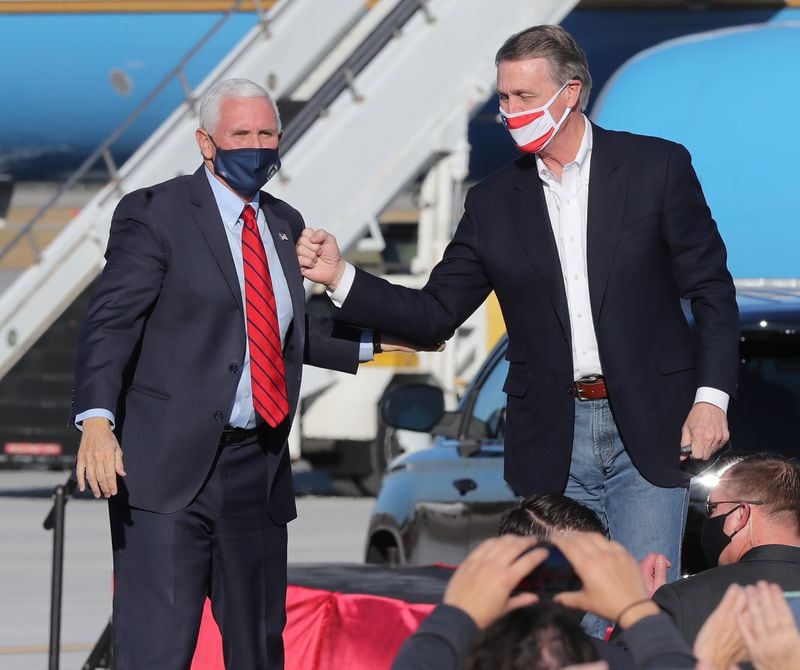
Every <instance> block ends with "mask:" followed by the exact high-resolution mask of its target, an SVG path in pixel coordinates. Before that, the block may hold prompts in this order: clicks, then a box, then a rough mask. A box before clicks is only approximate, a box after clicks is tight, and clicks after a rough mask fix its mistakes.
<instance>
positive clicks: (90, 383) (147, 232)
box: [72, 191, 167, 419]
mask: <svg viewBox="0 0 800 670" xmlns="http://www.w3.org/2000/svg"><path fill="white" fill-rule="evenodd" d="M166 268H167V257H166V252H165V249H164V245H163V244H162V242H161V240H160V237H159V234H158V230H157V229H156V226H155V225H154V224H153V222H152V220H151V217H150V216H149V211H148V207H147V196H146V191H138V192H135V193H131V194H129V195H127V196H126V197H125V198H123V199H122V200H121V201H120V203H119V205H118V206H117V208H116V210H115V212H114V216H113V218H112V221H111V232H110V235H109V240H108V247H107V249H106V265H105V268H104V269H103V272H102V274H101V275H100V279H99V280H98V283H97V286H96V288H95V290H94V293H93V295H92V298H91V300H90V302H89V306H88V309H87V314H86V318H85V319H84V322H83V326H82V328H81V333H80V337H79V340H78V350H77V356H76V372H75V393H74V397H73V407H72V418H73V419H74V417H75V415H77V414H80V413H81V412H83V411H85V410H87V409H92V408H98V407H99V408H104V409H108V410H109V411H112V412H116V411H117V408H118V404H119V400H120V395H121V393H122V392H123V391H124V388H123V386H124V380H125V379H126V377H127V376H130V367H131V365H132V364H133V363H134V362H135V360H134V359H135V357H136V351H137V347H138V345H139V342H140V339H141V336H142V331H143V328H144V324H145V322H146V320H147V316H148V313H149V310H150V308H151V307H152V305H153V304H154V303H155V301H156V299H157V297H158V294H159V292H160V290H161V285H162V282H163V280H164V276H165V273H166Z"/></svg>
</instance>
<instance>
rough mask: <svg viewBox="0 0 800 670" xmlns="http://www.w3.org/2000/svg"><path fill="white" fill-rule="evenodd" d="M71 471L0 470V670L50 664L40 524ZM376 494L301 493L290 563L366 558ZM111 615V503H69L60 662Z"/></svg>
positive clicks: (85, 647) (84, 653)
mask: <svg viewBox="0 0 800 670" xmlns="http://www.w3.org/2000/svg"><path fill="white" fill-rule="evenodd" d="M66 479H67V473H65V472H47V471H0V668H2V669H3V670H36V669H38V668H42V669H44V668H48V667H49V666H48V657H49V656H48V655H49V639H50V632H49V631H50V590H51V574H52V556H53V533H52V531H46V530H44V529H43V527H42V524H43V521H44V519H45V517H46V516H47V515H48V513H49V511H50V509H51V508H52V505H53V498H52V492H53V489H54V488H55V487H56V486H57V485H59V484H63V483H65V481H66ZM373 502H374V501H373V499H371V498H347V497H332V496H303V497H299V498H298V500H297V503H298V514H299V516H298V519H297V520H295V521H293V522H292V523H291V524H290V525H289V550H288V551H289V563H290V564H296V563H324V564H336V563H361V562H363V554H364V543H365V539H366V529H367V523H368V520H369V514H370V512H371V509H372V504H373ZM110 613H111V549H110V539H109V531H108V517H107V511H106V505H105V503H104V502H103V501H98V500H94V499H92V498H85V497H83V498H72V499H70V500H69V502H68V504H67V506H66V514H65V542H64V572H63V606H62V624H61V654H60V665H59V667H60V668H63V669H64V670H78V669H80V668H81V667H82V666H83V663H84V662H85V661H86V659H87V657H88V656H89V653H90V652H91V650H92V649H93V648H94V645H95V643H96V641H97V639H98V638H99V636H100V634H101V633H102V631H103V629H104V628H105V626H106V624H107V623H108V619H109V616H110Z"/></svg>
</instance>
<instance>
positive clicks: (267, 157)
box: [73, 79, 372, 670]
mask: <svg viewBox="0 0 800 670" xmlns="http://www.w3.org/2000/svg"><path fill="white" fill-rule="evenodd" d="M200 126H201V127H200V129H199V130H197V133H196V137H197V143H198V145H199V148H200V152H201V154H202V156H203V165H202V166H201V167H200V168H199V169H198V170H197V172H195V173H194V174H193V175H190V176H182V177H177V178H175V179H172V180H170V181H167V182H164V183H162V184H158V185H156V186H152V187H150V188H144V189H141V190H139V191H135V192H133V193H131V194H129V195H127V196H125V197H124V198H123V199H122V200H121V202H120V203H119V206H118V207H117V209H116V212H115V213H114V217H113V220H112V224H111V233H110V238H109V242H108V249H107V252H106V259H107V264H106V266H105V269H104V270H103V273H102V276H101V277H100V280H99V282H98V284H97V287H96V289H95V291H94V295H93V297H92V300H91V302H90V305H89V308H88V313H87V316H86V320H85V322H84V325H83V330H82V333H81V337H80V343H79V348H78V355H77V372H76V386H75V395H74V405H73V414H74V416H75V420H76V423H77V424H78V425H79V426H80V427H81V428H82V430H83V435H82V438H81V444H80V449H79V452H78V459H77V465H76V470H77V478H78V482H79V486H80V488H81V490H84V488H85V487H86V486H87V485H88V486H89V487H90V488H91V489H92V491H93V492H94V494H95V496H96V497H99V496H100V495H103V496H105V497H106V498H109V508H110V516H111V532H112V544H113V554H114V612H113V622H114V663H115V667H116V668H118V669H119V670H123V669H128V668H147V669H148V670H152V669H153V668H159V669H160V670H161V669H166V668H175V669H178V668H186V667H188V666H189V664H190V662H191V658H192V654H193V651H194V647H195V643H196V638H197V633H198V629H199V625H200V618H201V613H202V609H203V603H204V601H205V596H206V595H207V594H208V595H209V596H210V598H211V601H212V607H213V612H214V616H215V618H216V620H217V623H218V624H219V626H220V629H221V632H222V638H223V648H224V656H225V663H226V667H228V668H237V669H238V668H281V667H283V644H282V639H281V632H282V629H283V625H284V621H285V590H286V524H287V522H289V521H290V520H291V519H293V518H294V517H295V516H296V511H295V503H294V492H293V485H292V473H291V467H290V460H289V454H288V450H287V444H286V439H287V436H288V434H289V429H290V426H291V419H292V416H293V414H294V411H295V409H296V407H297V400H298V393H299V389H300V377H301V370H302V365H303V363H304V362H307V363H310V364H313V365H317V366H323V367H327V368H332V369H337V370H343V371H348V372H355V370H356V367H357V364H358V361H359V360H360V359H369V358H371V354H372V338H371V335H369V336H368V337H367V338H366V341H367V342H366V344H367V347H368V350H367V351H366V352H364V351H363V349H364V348H365V347H364V345H363V344H362V342H361V340H362V339H364V338H362V337H361V331H359V330H356V329H352V328H349V327H344V326H341V325H338V324H337V323H335V322H333V321H331V320H328V319H325V318H319V317H315V316H312V315H309V314H306V312H305V294H304V291H303V285H302V282H303V279H302V277H301V275H300V268H299V266H298V262H297V256H296V254H295V251H294V247H295V241H296V240H297V238H298V237H299V235H300V231H301V230H302V229H303V225H304V224H303V220H302V217H301V216H300V214H299V213H298V212H297V211H296V210H295V209H293V208H292V207H290V206H289V205H288V204H287V203H285V202H282V201H280V200H278V199H276V198H273V197H272V196H270V195H269V194H268V193H265V192H263V191H260V192H259V189H260V187H261V186H262V185H263V184H264V183H265V182H266V180H267V179H268V178H269V176H271V174H272V173H273V172H274V170H275V169H276V168H277V166H278V165H279V163H278V154H277V148H278V142H279V138H280V134H281V131H280V120H279V117H278V112H277V109H276V108H275V105H274V103H273V101H272V100H271V99H270V97H269V95H268V94H267V92H266V91H264V90H263V89H262V88H261V87H260V86H257V85H256V84H254V83H252V82H250V81H247V80H242V79H233V80H225V81H223V82H220V83H219V84H216V85H215V86H214V87H213V88H212V89H211V90H210V91H209V92H208V93H207V94H206V96H205V98H204V99H203V101H202V103H201V106H200ZM245 205H249V206H250V207H252V211H253V213H255V217H253V221H255V223H256V224H257V227H258V229H259V232H260V236H261V239H262V240H263V247H264V251H265V253H266V257H267V260H268V265H269V267H268V272H269V275H270V277H271V282H272V287H273V292H274V300H275V311H276V313H277V315H276V316H277V318H276V322H277V323H276V324H273V325H275V327H276V329H278V330H279V331H280V342H281V344H280V346H282V348H283V355H282V359H283V368H284V370H285V372H284V377H285V391H286V392H285V397H286V399H288V414H287V415H286V416H285V418H283V419H282V420H280V421H279V423H278V424H277V425H275V426H274V427H270V426H269V425H267V423H265V417H263V416H261V415H260V414H259V413H257V412H256V411H255V409H254V404H253V394H254V389H255V384H254V383H253V380H254V379H255V377H251V360H252V359H251V351H252V348H253V347H252V346H250V341H251V340H249V339H248V334H247V332H246V327H245V324H246V322H247V319H248V318H249V317H250V315H251V310H252V309H253V307H252V306H251V304H250V303H251V297H250V295H249V294H248V295H247V296H246V295H245V293H246V292H245V286H244V284H245V277H246V276H247V270H246V269H245V268H244V264H245V263H244V261H246V260H247V259H246V258H245V257H243V251H242V244H243V242H242V235H243V232H242V229H243V218H244V217H245V212H244V210H245V209H246V208H245ZM251 229H252V228H251ZM249 281H250V280H249V279H248V282H249ZM256 311H258V310H256ZM278 353H280V352H279V351H278ZM270 362H271V363H277V362H278V361H275V359H274V355H273V358H272V359H271V361H270ZM123 449H124V456H123Z"/></svg>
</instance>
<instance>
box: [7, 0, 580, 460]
mask: <svg viewBox="0 0 800 670" xmlns="http://www.w3.org/2000/svg"><path fill="white" fill-rule="evenodd" d="M575 4H577V2H576V1H573V0H540V1H538V2H530V0H505V1H504V3H503V10H502V11H498V8H497V5H496V4H495V3H491V2H486V1H485V0H380V2H377V3H375V4H374V5H373V6H372V8H371V9H370V11H368V12H365V11H364V3H363V0H337V2H335V3H331V2H318V1H316V0H285V1H284V2H278V3H276V5H275V6H274V8H273V9H272V10H271V11H270V12H269V13H266V14H264V15H263V16H262V21H261V23H260V24H259V25H258V26H256V27H255V28H253V30H252V31H251V32H250V33H249V34H248V35H247V36H245V38H244V39H243V40H242V41H241V43H240V44H239V45H238V46H237V47H236V48H235V49H234V51H232V52H231V53H230V54H229V55H228V56H227V57H226V58H225V59H223V61H222V62H220V64H219V65H218V66H217V67H216V68H215V69H214V70H213V71H212V73H211V74H210V75H209V76H208V77H207V78H206V79H205V80H204V81H203V82H202V83H201V84H200V85H199V86H198V87H197V88H196V90H194V91H192V90H191V88H190V87H189V84H188V82H187V80H186V77H185V75H184V74H183V70H182V67H181V66H178V67H177V68H176V69H175V76H176V77H178V78H179V80H180V81H181V82H182V85H183V87H184V90H185V91H186V94H187V102H186V103H184V104H183V105H181V106H180V107H179V108H178V109H177V110H176V111H175V112H174V113H173V114H172V115H171V116H170V117H169V118H168V119H167V120H166V121H165V122H164V123H163V124H162V125H161V126H160V127H159V128H158V129H157V130H156V132H155V133H154V134H153V135H152V136H151V137H150V138H149V139H148V140H147V141H146V142H145V143H144V144H143V145H142V147H141V148H140V149H139V150H138V151H137V152H136V153H135V154H134V155H133V156H132V157H131V158H130V159H129V160H128V161H127V162H126V163H125V164H124V165H122V166H121V167H120V168H118V169H117V168H116V167H115V166H114V165H113V162H112V161H111V160H110V153H109V152H108V151H107V149H108V147H105V150H104V151H101V152H100V153H99V154H98V157H99V156H102V157H103V158H104V159H105V160H106V163H107V165H108V167H109V172H110V174H111V180H110V181H109V183H108V184H107V185H106V186H105V187H104V188H103V189H101V190H100V191H99V192H98V193H97V194H96V195H95V196H94V197H93V198H92V200H91V201H90V202H89V203H88V204H87V205H86V206H84V207H83V209H82V210H81V211H80V212H79V213H78V214H77V215H76V216H75V217H74V219H73V220H72V221H71V222H70V223H69V225H68V226H67V227H66V228H65V229H64V230H63V232H62V233H61V234H60V235H59V236H58V237H57V238H56V239H55V240H54V241H53V242H52V243H51V244H50V245H49V246H48V247H47V248H46V249H44V250H43V251H41V252H39V253H38V254H37V255H38V260H37V262H36V263H35V264H33V265H32V266H31V267H29V268H28V269H27V270H25V271H24V272H22V273H21V274H20V275H19V276H18V277H16V278H15V280H14V281H13V282H12V283H11V285H10V286H9V287H8V288H7V289H6V290H5V291H4V292H3V293H2V294H0V378H2V377H3V376H4V375H5V374H6V373H8V372H9V370H11V368H12V366H14V364H15V363H17V361H20V359H21V358H22V357H23V354H24V353H25V352H26V351H27V350H28V349H29V348H30V347H31V346H32V345H33V344H34V343H35V342H36V341H37V339H39V337H40V336H42V335H43V334H44V333H45V332H46V331H47V329H48V328H49V327H50V326H51V324H53V323H54V321H55V320H56V319H57V318H58V317H59V315H60V314H62V313H63V312H64V311H65V310H66V309H67V308H68V307H69V306H70V305H71V304H72V303H73V302H74V301H75V300H76V298H77V297H78V296H81V294H82V292H84V291H85V289H86V288H87V286H89V284H90V282H92V280H93V279H94V278H95V277H96V276H97V274H98V273H99V272H100V270H101V269H102V265H103V252H104V249H105V244H106V242H107V238H108V226H109V222H110V220H111V213H112V212H113V209H114V207H115V205H116V203H117V202H118V200H119V198H120V197H121V196H122V195H123V194H124V193H127V192H130V191H131V190H134V189H136V188H140V187H142V186H146V185H149V184H153V183H156V182H159V181H162V180H164V179H168V178H170V177H172V176H175V175H177V174H187V173H191V172H193V171H194V170H195V169H196V167H197V165H198V163H199V153H198V150H197V148H196V145H195V142H194V129H195V128H196V125H197V120H196V115H195V110H194V102H195V101H196V100H197V99H198V98H199V97H200V96H201V95H202V93H203V92H204V91H205V90H207V88H208V87H209V86H210V85H211V84H212V83H213V82H215V81H217V80H219V79H221V78H226V77H247V78H250V79H253V80H255V81H257V82H261V83H266V84H267V87H268V89H269V90H270V92H271V93H272V95H273V96H274V97H275V98H276V99H277V100H278V101H279V105H281V104H282V103H283V102H285V101H288V102H289V103H290V104H289V105H288V106H289V107H298V108H299V112H298V113H297V114H296V115H295V116H294V117H293V118H292V119H291V120H290V121H289V122H288V123H286V124H285V127H284V140H283V142H282V146H281V149H282V160H283V168H282V170H281V172H280V173H279V174H278V176H277V177H275V178H274V179H273V180H272V182H270V184H269V191H270V192H272V193H273V194H274V195H276V196H277V197H280V198H283V199H286V200H287V201H289V202H290V203H291V204H292V205H294V206H295V207H297V208H298V209H299V210H300V211H301V212H303V215H304V217H305V219H306V223H307V225H309V226H312V227H325V228H327V229H329V230H331V231H332V232H333V233H334V234H335V235H336V236H337V238H338V240H339V242H340V245H341V246H342V248H349V247H351V246H352V245H354V244H356V243H357V242H358V240H359V238H362V237H363V236H364V233H365V231H367V232H368V238H367V240H362V241H361V244H362V245H364V244H366V245H370V244H371V245H375V246H380V245H381V243H382V239H381V236H380V230H379V227H378V225H377V217H378V215H379V213H380V212H381V211H382V210H383V209H385V207H386V206H387V204H388V203H389V202H390V201H391V200H392V198H393V197H394V196H396V195H397V194H398V193H399V192H400V191H401V190H402V189H403V188H404V187H406V186H407V185H409V184H410V183H412V182H413V181H414V180H415V179H417V178H419V177H421V176H423V175H424V174H425V173H426V172H427V171H428V170H429V169H430V168H432V167H437V168H438V170H439V172H440V173H441V171H442V170H444V172H445V175H448V174H449V177H450V179H451V181H452V188H450V189H449V192H450V194H451V198H450V201H449V202H447V203H446V206H445V207H442V206H439V207H436V203H432V209H433V210H435V211H437V212H438V213H439V215H440V216H445V217H446V218H447V219H448V223H450V224H452V223H453V222H454V221H455V220H457V215H458V211H459V209H460V207H461V202H460V199H459V198H458V197H457V195H455V194H456V193H457V192H460V182H461V180H462V179H463V178H464V175H465V173H466V156H467V152H468V145H467V142H466V129H467V122H468V120H469V116H470V114H471V112H472V111H473V110H475V109H477V107H479V106H480V104H481V103H482V102H483V101H484V100H485V99H486V97H487V96H489V95H490V94H491V92H492V90H493V85H494V53H495V51H496V49H497V47H498V46H499V45H500V44H501V43H502V41H503V40H504V39H505V38H506V37H507V36H508V35H510V34H511V33H513V32H515V31H516V30H519V29H521V28H524V27H526V26H529V25H534V24H537V23H558V22H559V21H560V20H561V19H562V18H563V17H564V16H565V15H566V14H567V13H568V12H569V10H570V9H571V8H572V7H573V6H574V5H575ZM112 138H113V136H112ZM101 149H103V148H102V147H101ZM96 158H97V157H96ZM433 172H434V173H436V170H434V171H433ZM436 179H437V180H438V181H441V175H438V176H437V177H436ZM456 187H458V188H456ZM439 190H440V191H441V190H442V189H439ZM444 190H447V189H444ZM422 218H423V219H424V216H423V217H422ZM421 225H422V221H421ZM422 237H423V236H422V235H421V239H422ZM428 238H429V239H433V238H431V237H430V236H428ZM25 241H26V240H25V239H24V238H23V237H22V236H20V239H19V243H23V242H25ZM445 243H446V236H439V237H438V238H436V239H435V241H434V242H432V246H429V247H428V248H426V249H421V250H420V252H419V256H420V258H421V257H422V256H423V255H426V254H427V255H429V256H431V257H438V255H439V253H440V252H441V248H442V247H443V245H444V244H445ZM5 252H6V251H5V250H3V251H0V258H1V257H2V255H3V254H4V253H5ZM420 258H418V260H420ZM83 299H84V300H85V297H84V298H83ZM82 309H83V307H82V306H74V307H73V308H72V311H71V313H70V316H69V320H70V321H72V322H73V323H76V322H77V321H79V318H80V317H79V314H80V312H81V311H82ZM70 337H73V338H74V334H73V335H70V336H66V335H63V334H62V335H60V336H49V337H48V338H43V341H47V340H48V339H49V340H51V342H52V341H53V340H55V343H56V344H58V345H59V346H60V348H61V349H60V354H58V355H57V356H56V358H58V359H59V360H61V359H64V358H67V357H68V355H67V353H66V352H65V351H64V349H65V348H66V349H69V347H70V346H71V343H70V342H68V340H69V338H70ZM454 349H457V348H456V347H451V351H450V353H449V355H448V356H443V357H442V362H441V364H440V366H441V369H442V371H443V372H447V371H450V372H452V370H454V369H455V368H456V367H457V364H456V363H454V357H455V356H457V355H459V356H466V357H469V355H470V354H469V352H464V351H461V352H457V351H454ZM473 357H474V356H473ZM40 358H42V359H43V360H46V359H47V356H46V355H40ZM63 362H64V361H63V360H62V363H63ZM21 363H22V364H25V361H22V362H21ZM23 367H24V368H26V369H27V370H28V371H27V372H26V375H28V376H29V377H30V376H31V371H30V365H28V364H25V365H23ZM68 369H69V370H70V373H71V365H70V366H69V368H68ZM45 372H48V373H50V372H51V371H49V370H42V374H44V373H45ZM329 379H330V377H329V376H327V375H326V373H325V372H324V371H319V372H317V371H315V370H313V369H309V370H308V371H307V375H306V379H305V380H304V389H303V390H304V393H309V392H313V391H315V390H318V389H320V388H322V387H323V386H324V385H325V384H327V383H329ZM6 381H8V380H6ZM6 386H7V384H5V383H4V384H3V385H1V386H0V415H1V416H2V418H0V430H2V428H3V427H5V426H10V425H11V424H12V423H14V422H13V421H12V420H10V417H11V415H12V414H13V415H15V416H16V415H17V414H18V413H20V411H21V407H20V406H19V404H18V403H16V400H17V398H16V396H15V394H14V392H13V391H12V392H9V393H6V391H5V390H4V389H5V387H6ZM11 387H12V388H13V387H14V385H13V384H12V385H11ZM16 387H17V388H19V383H17V385H16ZM58 389H59V394H63V392H64V389H65V384H64V379H63V378H62V379H60V380H59V386H58ZM68 400H69V398H68V396H67V397H65V396H63V395H59V398H58V399H49V400H45V401H44V402H47V403H49V404H50V405H51V408H50V409H51V413H52V414H53V415H56V414H57V415H58V416H59V417H61V418H60V420H59V421H60V423H59V425H60V426H63V428H61V429H60V430H56V429H55V428H52V429H51V428H49V427H48V428H47V429H46V430H45V429H43V428H42V427H41V426H38V427H36V430H38V431H39V432H38V433H36V432H31V430H33V429H30V430H29V431H28V433H27V434H25V433H23V434H20V435H16V436H15V435H8V434H5V435H3V434H0V442H2V443H6V444H7V443H9V442H22V441H24V440H25V438H26V435H27V439H28V440H29V441H35V442H45V443H49V442H58V441H64V440H65V439H71V440H72V441H73V442H74V440H75V436H74V433H68V435H70V437H69V438H67V437H65V431H69V430H71V429H70V428H69V427H67V426H66V425H65V424H66V417H67V415H68ZM29 423H30V422H29ZM47 431H50V432H49V433H47Z"/></svg>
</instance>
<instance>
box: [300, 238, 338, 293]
mask: <svg viewBox="0 0 800 670" xmlns="http://www.w3.org/2000/svg"><path fill="white" fill-rule="evenodd" d="M295 249H296V251H297V260H298V262H299V263H300V272H301V274H302V275H303V277H305V278H306V279H309V280H311V281H313V282H316V283H317V284H324V285H325V286H326V287H327V288H328V290H330V291H335V290H336V287H337V286H338V285H339V282H340V281H341V279H342V275H344V270H345V267H346V263H345V262H344V259H342V253H341V251H339V245H338V243H337V242H336V238H335V237H334V236H333V235H331V234H330V233H329V232H328V231H326V230H322V229H320V230H314V229H313V228H305V229H304V230H303V232H302V233H301V234H300V238H299V239H298V240H297V244H296V245H295Z"/></svg>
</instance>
